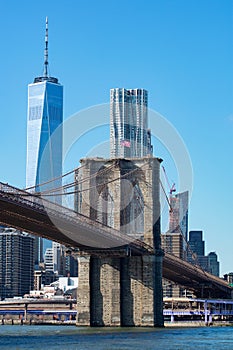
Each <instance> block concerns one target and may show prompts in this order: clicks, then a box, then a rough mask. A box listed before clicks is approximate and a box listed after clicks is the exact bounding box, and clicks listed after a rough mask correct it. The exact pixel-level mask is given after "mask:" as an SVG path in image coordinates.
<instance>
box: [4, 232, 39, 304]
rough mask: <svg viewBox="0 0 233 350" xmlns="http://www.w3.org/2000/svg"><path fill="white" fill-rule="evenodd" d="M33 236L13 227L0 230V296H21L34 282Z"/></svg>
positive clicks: (27, 291) (31, 287)
mask: <svg viewBox="0 0 233 350" xmlns="http://www.w3.org/2000/svg"><path fill="white" fill-rule="evenodd" d="M33 242H34V238H33V237H31V236H30V235H28V234H24V233H21V232H20V231H17V230H15V229H11V228H5V229H1V230H0V297H1V298H2V299H5V298H12V297H14V296H23V295H24V294H27V293H29V291H30V290H31V289H33V284H34V276H33V274H34V272H33V267H34V257H33Z"/></svg>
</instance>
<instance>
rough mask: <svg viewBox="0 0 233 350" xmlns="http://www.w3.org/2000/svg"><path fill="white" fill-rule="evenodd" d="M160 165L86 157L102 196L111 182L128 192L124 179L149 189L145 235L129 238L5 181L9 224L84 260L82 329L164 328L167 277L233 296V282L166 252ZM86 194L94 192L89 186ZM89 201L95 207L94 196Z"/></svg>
mask: <svg viewBox="0 0 233 350" xmlns="http://www.w3.org/2000/svg"><path fill="white" fill-rule="evenodd" d="M142 164H143V165H142ZM159 164H160V162H159V160H158V159H157V158H147V159H146V160H145V159H144V160H140V161H134V162H132V161H125V160H124V161H120V162H118V163H117V164H116V162H115V163H114V167H112V163H111V162H110V163H107V165H106V162H103V161H100V160H98V161H96V160H95V161H90V160H84V161H83V164H82V166H84V170H85V176H87V177H89V178H93V177H92V174H93V172H94V174H95V176H94V178H95V184H97V187H98V186H99V188H101V191H103V190H104V187H103V184H106V183H108V190H111V188H110V186H111V184H113V183H114V188H115V187H116V181H117V180H116V179H118V180H119V179H120V182H119V184H118V185H119V186H120V187H118V191H119V189H120V191H122V188H121V187H122V186H123V183H122V177H125V178H127V179H129V178H130V181H131V183H132V184H133V185H132V187H133V188H134V189H135V188H136V187H137V188H139V189H141V191H142V192H143V198H144V201H143V207H144V210H143V217H144V219H145V220H144V229H145V233H144V236H143V237H139V236H138V235H135V236H132V235H130V234H126V232H124V230H121V229H120V226H119V229H116V228H113V227H111V226H109V225H107V224H106V223H108V222H103V221H102V222H101V221H99V220H97V219H98V217H96V215H97V214H96V212H97V211H96V212H95V213H94V214H93V215H89V214H88V213H87V211H85V210H83V211H82V210H80V212H77V211H74V210H71V209H69V208H66V207H65V206H62V205H60V204H56V203H55V202H54V201H50V200H48V199H47V198H48V197H46V196H45V195H41V194H40V192H38V193H36V192H32V191H28V190H22V189H18V188H16V187H13V186H11V185H8V184H4V183H0V207H1V211H0V222H1V224H3V225H6V226H10V227H14V228H17V229H20V230H22V231H25V232H28V233H31V234H33V235H35V236H40V237H44V238H47V239H50V240H53V241H56V242H59V243H61V244H63V245H65V246H66V247H68V248H69V249H70V250H71V251H75V252H76V254H77V255H78V256H79V287H78V298H77V303H78V305H77V308H78V317H77V324H79V325H93V326H96V325H99V326H102V325H122V326H124V325H126V326H129V325H154V326H161V325H163V310H162V277H163V278H165V279H167V280H169V281H172V282H174V283H176V284H178V285H180V286H182V287H184V288H186V289H188V290H190V291H192V292H193V293H194V294H195V296H196V297H199V298H200V297H202V298H203V297H204V298H210V297H212V298H231V297H232V288H231V287H230V286H229V285H228V284H227V282H225V281H224V280H222V279H220V278H218V277H216V276H213V275H212V274H210V273H207V272H205V271H203V270H202V269H201V268H200V267H199V266H198V265H194V264H190V263H188V262H187V261H184V260H182V259H180V258H178V257H176V256H174V255H172V254H168V253H164V252H163V250H162V249H161V239H160V221H159V218H160V214H159V215H158V213H159V210H160V208H159V206H157V207H156V204H158V202H159V197H158V193H159V189H158V181H154V180H155V178H159V175H158V172H159ZM96 165H98V169H101V177H100V179H99V180H98V181H100V183H98V181H97V182H96V179H97V178H98V177H97V175H96ZM126 167H127V171H126ZM142 167H144V168H143V171H142ZM106 169H107V170H108V172H107V173H108V175H107V178H106V176H105V175H104V171H105V170H106ZM109 169H110V171H109ZM98 171H100V170H98ZM118 173H119V174H118ZM76 175H77V173H76ZM145 184H147V186H145ZM148 184H149V185H148ZM153 184H156V185H153ZM156 186H157V187H156ZM89 187H90V181H89ZM78 188H79V189H80V185H79V186H78V187H77V186H76V190H77V189H78ZM105 190H106V188H105ZM123 190H124V191H125V188H124V189H123ZM137 190H138V189H137ZM82 191H83V192H85V193H87V192H88V191H85V186H83V187H82ZM77 192H78V191H77ZM89 192H90V191H89ZM95 192H96V195H99V193H100V191H99V190H97V191H96V190H95ZM54 193H55V192H54ZM54 193H53V195H54ZM112 193H113V192H112ZM118 194H119V193H118ZM88 198H89V203H87V204H88V206H89V207H90V206H91V201H92V200H94V197H93V195H92V197H90V196H89V197H88ZM137 199H138V197H137ZM86 202H87V199H86ZM148 204H150V205H148ZM146 208H148V209H146ZM151 208H153V209H152V210H151ZM115 211H116V208H115ZM92 212H93V210H92ZM119 212H120V210H119ZM84 214H88V215H84ZM121 224H122V221H121ZM116 226H117V225H115V227H116Z"/></svg>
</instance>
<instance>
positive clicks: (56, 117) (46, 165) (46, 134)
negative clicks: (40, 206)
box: [26, 18, 63, 262]
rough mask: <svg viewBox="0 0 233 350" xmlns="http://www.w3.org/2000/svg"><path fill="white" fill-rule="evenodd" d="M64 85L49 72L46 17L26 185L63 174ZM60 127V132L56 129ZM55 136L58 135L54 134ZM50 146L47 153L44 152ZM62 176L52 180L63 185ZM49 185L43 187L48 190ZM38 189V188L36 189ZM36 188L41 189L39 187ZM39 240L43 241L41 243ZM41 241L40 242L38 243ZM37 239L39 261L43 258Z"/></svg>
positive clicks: (31, 102)
mask: <svg viewBox="0 0 233 350" xmlns="http://www.w3.org/2000/svg"><path fill="white" fill-rule="evenodd" d="M62 121H63V86H62V85H60V84H59V83H58V79H57V78H54V77H51V76H49V73H48V19H47V18H46V33H45V50H44V73H43V76H40V77H36V78H35V79H34V82H33V83H32V84H29V86H28V120H27V169H26V187H27V188H28V187H33V186H38V185H39V184H40V183H43V182H48V181H50V180H51V179H53V178H57V177H59V176H61V174H62V128H61V125H62ZM55 130H56V133H55V134H53V133H54V131H55ZM52 134H53V137H51V136H52ZM54 135H56V136H55V137H54ZM45 149H46V152H44V151H45ZM60 185H61V179H58V180H56V181H54V182H52V183H50V186H51V187H59V186H60ZM44 189H45V187H43V188H42V190H44ZM33 190H34V189H33ZM35 191H40V188H39V187H36V189H35ZM38 240H39V242H38ZM38 243H39V244H38ZM40 243H41V239H37V242H36V244H35V246H37V252H36V254H37V256H36V260H37V262H40V261H41V258H42V257H40V256H39V255H40V252H41V251H42V249H41V244H40Z"/></svg>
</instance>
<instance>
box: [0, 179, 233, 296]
mask: <svg viewBox="0 0 233 350" xmlns="http://www.w3.org/2000/svg"><path fill="white" fill-rule="evenodd" d="M0 207H1V211H0V223H2V224H4V225H7V226H11V227H15V228H18V229H20V230H22V231H26V232H29V233H32V234H34V235H38V236H40V237H44V238H47V239H50V240H53V241H57V242H59V243H61V244H64V245H66V246H69V247H72V248H78V249H81V250H82V251H85V252H87V253H89V254H93V255H100V256H103V255H110V256H112V255H117V256H119V257H121V256H126V255H130V254H131V255H145V254H153V248H152V247H150V246H148V245H146V244H145V243H144V242H142V241H139V240H133V239H132V237H130V236H127V235H125V234H122V233H121V232H119V231H117V230H115V229H113V228H110V227H108V226H105V225H103V224H101V223H99V222H96V221H93V220H91V219H90V218H87V217H85V216H83V215H81V214H78V213H76V212H74V211H72V210H70V209H67V208H65V207H63V206H60V205H58V204H55V203H52V202H50V201H47V200H44V199H42V198H39V197H38V196H36V195H33V194H31V193H28V192H26V191H23V190H19V189H17V188H15V187H12V186H9V185H7V184H3V183H0ZM163 277H164V278H166V279H168V280H170V281H173V282H175V283H177V284H179V285H182V286H184V287H185V288H188V289H191V290H193V291H194V292H196V293H197V294H198V295H199V296H203V295H206V293H209V291H210V290H211V291H212V293H214V294H213V296H215V297H231V293H232V290H233V288H231V287H230V286H229V285H228V284H227V282H225V281H223V280H222V279H220V278H218V277H215V276H213V275H211V274H209V273H207V272H205V271H203V270H202V269H201V268H200V267H198V266H195V265H192V264H190V263H188V262H186V261H183V260H181V259H179V258H177V257H175V256H173V255H170V254H167V253H166V254H165V256H164V259H163ZM206 290H207V291H206ZM207 296H208V295H207Z"/></svg>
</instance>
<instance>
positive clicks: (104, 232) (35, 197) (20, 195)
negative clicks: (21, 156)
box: [0, 182, 153, 255]
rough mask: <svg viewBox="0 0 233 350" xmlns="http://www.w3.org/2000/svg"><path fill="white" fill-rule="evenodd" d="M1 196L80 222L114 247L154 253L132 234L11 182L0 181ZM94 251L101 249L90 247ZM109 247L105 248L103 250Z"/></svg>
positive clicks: (67, 220)
mask: <svg viewBox="0 0 233 350" xmlns="http://www.w3.org/2000/svg"><path fill="white" fill-rule="evenodd" d="M0 197H1V198H4V200H6V201H8V202H9V201H10V202H15V203H18V204H19V205H20V206H24V207H26V208H31V209H33V210H35V211H38V212H40V213H43V214H44V215H47V216H49V217H50V218H51V219H53V218H55V221H56V218H59V219H60V220H62V221H63V222H64V223H65V222H67V223H68V222H70V223H72V224H73V225H75V224H78V225H79V226H83V227H85V228H86V229H89V230H91V231H93V232H95V233H96V234H97V233H98V234H100V235H101V236H102V237H106V238H107V239H111V240H113V241H114V243H115V245H114V248H116V250H117V248H118V247H123V246H127V247H128V250H129V251H134V252H138V254H139V255H140V254H152V253H153V248H152V247H151V246H149V245H147V244H146V243H144V242H143V241H141V240H139V239H134V238H133V237H132V236H127V235H126V234H122V233H121V232H120V231H118V230H115V229H113V228H111V227H109V226H106V225H104V224H102V223H100V222H98V221H94V220H91V219H90V218H89V217H87V216H85V215H83V214H80V213H77V212H75V211H74V210H71V209H69V208H66V207H64V206H62V205H59V204H57V203H54V202H51V201H49V200H47V199H44V198H43V197H40V195H39V194H35V193H30V192H27V191H25V190H21V189H18V188H16V187H14V186H11V185H9V184H4V183H2V182H0ZM90 250H92V251H94V250H96V251H98V250H99V249H95V248H94V249H93V248H92V249H90ZM107 250H108V249H105V248H103V249H102V251H107ZM111 250H114V249H111Z"/></svg>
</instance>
